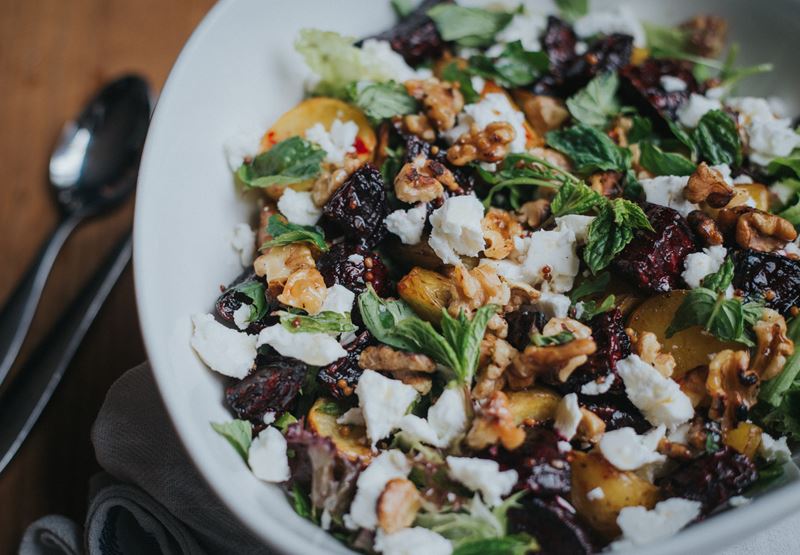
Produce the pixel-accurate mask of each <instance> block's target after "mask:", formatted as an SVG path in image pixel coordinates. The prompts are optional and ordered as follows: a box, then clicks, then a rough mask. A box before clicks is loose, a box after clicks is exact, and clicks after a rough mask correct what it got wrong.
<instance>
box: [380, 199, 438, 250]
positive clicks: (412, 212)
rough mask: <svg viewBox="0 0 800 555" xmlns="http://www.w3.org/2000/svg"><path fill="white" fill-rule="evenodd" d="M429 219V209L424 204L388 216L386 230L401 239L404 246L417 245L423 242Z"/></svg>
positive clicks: (396, 211)
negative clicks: (423, 233) (426, 223)
mask: <svg viewBox="0 0 800 555" xmlns="http://www.w3.org/2000/svg"><path fill="white" fill-rule="evenodd" d="M427 217H428V208H427V207H426V206H425V205H424V204H420V205H419V206H416V207H414V208H410V209H409V210H395V211H394V212H392V213H391V214H389V215H388V216H386V229H388V230H389V231H390V232H392V233H394V234H395V235H397V236H398V237H400V241H401V242H402V243H403V244H405V245H416V244H417V243H419V242H420V241H421V240H422V230H423V229H425V220H426V219H427Z"/></svg>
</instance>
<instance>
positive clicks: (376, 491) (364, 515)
mask: <svg viewBox="0 0 800 555" xmlns="http://www.w3.org/2000/svg"><path fill="white" fill-rule="evenodd" d="M409 472H411V464H410V463H409V462H408V459H406V456H405V455H404V454H403V452H402V451H400V450H398V449H391V450H389V451H384V452H383V453H381V454H380V455H378V456H377V457H375V458H374V459H373V460H372V462H371V463H370V464H369V466H368V467H367V468H366V470H364V471H363V472H362V473H361V474H359V475H358V480H356V495H355V497H354V498H353V503H352V504H351V505H350V513H349V514H348V515H345V517H344V521H345V526H347V527H348V528H351V529H356V528H358V527H361V528H366V529H367V530H374V529H375V527H376V526H377V525H378V515H377V514H376V510H377V505H378V498H379V497H380V495H381V493H382V492H383V489H384V488H385V487H386V483H387V482H389V480H393V479H394V478H405V477H406V476H408V473H409Z"/></svg>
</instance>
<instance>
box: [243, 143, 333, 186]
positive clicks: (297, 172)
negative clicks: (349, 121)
mask: <svg viewBox="0 0 800 555" xmlns="http://www.w3.org/2000/svg"><path fill="white" fill-rule="evenodd" d="M323 158H325V151H324V150H322V149H321V148H319V147H318V146H316V145H315V144H313V143H311V142H309V141H307V140H305V139H301V138H300V137H291V138H289V139H286V140H285V141H281V142H279V143H278V144H276V145H275V146H273V147H272V148H271V149H269V150H268V151H266V152H262V153H261V154H259V155H258V156H256V157H255V158H253V160H252V161H251V162H249V163H247V162H246V163H244V164H242V165H241V166H239V169H238V170H237V171H236V176H237V177H238V178H239V180H240V181H241V182H242V183H244V184H245V185H246V186H247V187H261V188H263V187H272V186H273V185H289V184H291V183H300V182H301V181H306V180H308V179H311V178H313V177H316V176H317V175H319V172H320V164H321V163H322V160H323Z"/></svg>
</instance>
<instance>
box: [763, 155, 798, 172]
mask: <svg viewBox="0 0 800 555" xmlns="http://www.w3.org/2000/svg"><path fill="white" fill-rule="evenodd" d="M781 170H789V172H791V173H794V176H795V177H800V149H798V150H795V151H794V152H792V153H791V154H790V155H789V156H783V157H780V158H775V159H774V160H773V161H772V162H770V163H769V166H767V172H769V173H770V174H771V175H775V174H778V173H781Z"/></svg>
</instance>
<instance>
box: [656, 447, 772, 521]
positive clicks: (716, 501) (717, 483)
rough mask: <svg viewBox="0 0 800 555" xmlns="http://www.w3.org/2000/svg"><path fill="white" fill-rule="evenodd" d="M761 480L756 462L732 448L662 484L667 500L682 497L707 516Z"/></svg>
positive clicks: (705, 458) (707, 457)
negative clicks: (697, 502)
mask: <svg viewBox="0 0 800 555" xmlns="http://www.w3.org/2000/svg"><path fill="white" fill-rule="evenodd" d="M757 478H758V472H757V471H756V467H755V465H754V464H753V462H752V461H751V460H750V459H749V458H747V456H745V455H742V454H740V453H737V452H736V451H734V450H733V449H731V448H730V447H725V448H724V449H722V450H720V451H717V452H716V453H710V454H706V455H703V456H702V457H699V458H697V459H694V460H693V461H690V462H688V463H686V464H685V465H684V466H682V467H681V468H679V469H678V470H676V471H675V472H673V473H671V474H669V475H668V476H666V477H665V478H664V479H663V480H661V481H660V482H659V484H658V485H659V486H660V487H661V488H662V491H663V492H664V494H665V495H666V496H667V497H683V498H684V499H691V500H693V501H699V502H700V503H702V504H703V507H702V514H703V515H707V514H708V513H710V512H711V511H713V510H714V509H715V508H717V507H719V506H720V505H722V504H723V503H725V502H726V501H727V500H728V499H730V498H731V497H733V496H734V495H739V494H740V493H742V491H744V489H745V488H747V487H748V486H750V485H751V484H752V483H753V482H755V481H756V479H757Z"/></svg>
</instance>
